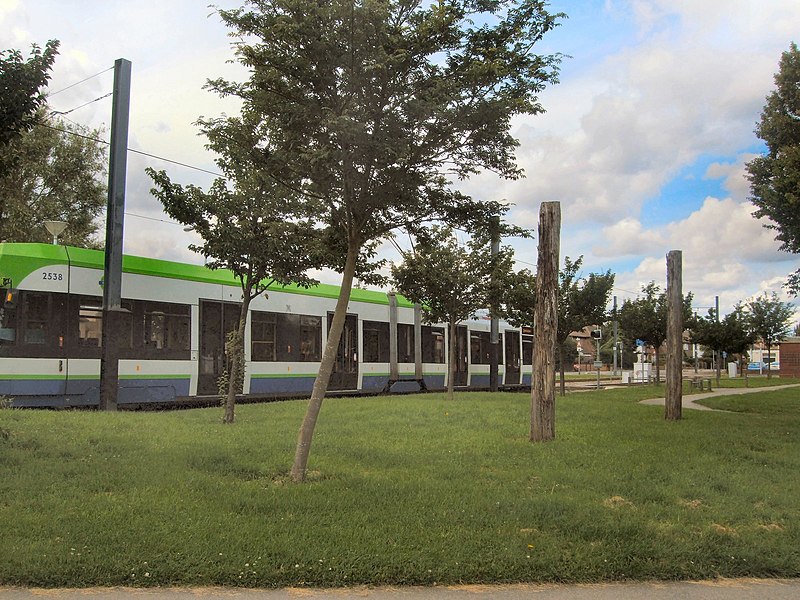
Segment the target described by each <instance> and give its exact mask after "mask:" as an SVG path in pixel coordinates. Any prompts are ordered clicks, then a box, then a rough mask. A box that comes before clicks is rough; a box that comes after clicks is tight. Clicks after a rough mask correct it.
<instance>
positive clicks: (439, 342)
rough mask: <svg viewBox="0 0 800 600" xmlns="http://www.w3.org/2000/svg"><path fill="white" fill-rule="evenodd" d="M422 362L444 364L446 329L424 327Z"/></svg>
mask: <svg viewBox="0 0 800 600" xmlns="http://www.w3.org/2000/svg"><path fill="white" fill-rule="evenodd" d="M422 362H425V363H434V364H444V329H443V328H441V327H431V326H429V325H423V327H422Z"/></svg>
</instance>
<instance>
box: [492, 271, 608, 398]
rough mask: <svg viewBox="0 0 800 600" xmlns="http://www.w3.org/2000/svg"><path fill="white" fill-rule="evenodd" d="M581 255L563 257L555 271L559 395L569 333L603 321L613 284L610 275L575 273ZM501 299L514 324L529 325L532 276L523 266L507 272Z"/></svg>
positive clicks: (569, 354) (569, 356)
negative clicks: (513, 272) (516, 271)
mask: <svg viewBox="0 0 800 600" xmlns="http://www.w3.org/2000/svg"><path fill="white" fill-rule="evenodd" d="M582 265H583V256H579V257H578V259H577V260H575V261H572V260H570V258H569V256H566V257H564V268H563V269H562V270H561V271H560V272H559V274H558V333H557V336H558V357H556V358H558V364H559V371H560V374H561V395H562V396H563V395H564V394H565V393H566V385H565V377H564V371H565V365H566V364H572V362H573V358H574V343H568V342H569V334H570V333H572V332H573V331H578V330H580V329H582V328H583V327H585V326H587V325H601V324H602V323H603V322H604V321H605V320H606V306H607V305H608V301H609V298H610V296H611V290H612V289H613V287H614V274H613V273H611V271H606V272H605V273H590V274H589V275H588V276H587V277H581V276H580V275H579V272H580V268H581V266H582ZM508 282H509V284H508V286H507V290H506V294H505V296H504V298H503V316H504V318H506V319H507V320H508V322H509V323H511V324H512V325H514V326H516V327H533V313H534V307H535V306H536V276H535V275H533V274H531V273H530V271H528V270H527V269H525V270H522V271H520V272H519V273H516V274H511V275H510V276H509V279H508Z"/></svg>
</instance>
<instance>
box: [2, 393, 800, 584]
mask: <svg viewBox="0 0 800 600" xmlns="http://www.w3.org/2000/svg"><path fill="white" fill-rule="evenodd" d="M659 389H660V390H662V391H663V386H662V387H661V388H659ZM654 395H657V392H656V391H655V390H654V388H652V387H645V386H638V387H634V388H617V389H612V390H605V391H599V392H584V393H580V394H573V395H568V396H566V397H565V398H558V399H557V405H558V414H557V424H556V428H557V439H556V440H555V441H554V442H550V443H546V444H531V443H529V442H528V439H527V435H528V423H529V405H530V398H529V395H528V394H511V393H500V394H489V393H463V394H457V395H456V400H455V401H453V402H448V401H447V400H446V399H445V397H444V395H443V394H427V395H413V396H393V397H387V398H359V399H348V398H337V399H329V400H326V403H325V405H324V407H323V410H322V415H321V417H320V421H319V424H318V426H317V434H316V438H315V442H314V446H313V448H312V453H311V463H310V466H311V468H312V469H313V470H314V471H313V472H312V473H311V481H310V482H309V483H307V484H304V485H293V484H290V483H288V481H287V477H286V473H287V471H288V468H289V465H290V463H291V459H292V457H293V453H294V442H295V439H296V435H297V429H298V427H299V424H300V422H301V420H302V415H303V412H304V410H305V402H299V401H291V402H280V403H272V404H261V405H252V404H251V405H243V406H239V407H237V419H238V423H237V424H235V425H233V426H223V425H221V424H220V418H221V414H222V413H221V409H199V410H183V411H175V412H160V413H158V412H149V413H146V412H145V413H131V412H122V413H115V414H105V413H97V412H89V411H22V410H0V431H5V432H6V434H5V435H3V436H0V532H1V533H0V584H4V585H31V586H89V585H123V584H124V585H148V586H150V585H167V584H179V585H208V584H218V585H241V586H252V587H272V586H285V585H313V586H339V585H350V584H358V583H362V584H376V585H378V584H434V583H441V584H446V583H447V584H450V583H458V582H463V583H478V582H545V581H563V582H590V581H611V580H624V579H688V578H708V577H715V576H725V577H735V576H759V577H764V576H766V577H770V576H776V577H777V576H781V577H797V576H799V575H800V476H799V475H798V474H799V473H800V391H798V390H797V389H794V390H786V391H770V392H763V393H759V394H752V395H749V396H744V397H739V398H735V399H731V400H727V399H726V400H713V403H714V404H715V405H717V404H718V405H719V406H720V407H723V408H727V409H729V410H730V409H732V410H736V411H738V412H729V413H714V412H707V413H704V412H699V411H689V410H686V411H684V419H683V421H681V422H677V423H667V422H665V421H664V419H663V412H664V409H663V408H659V407H651V406H642V405H639V404H638V403H637V402H636V401H637V400H639V399H643V398H646V397H652V396H654ZM705 402H706V403H708V404H711V403H712V401H710V400H709V401H705Z"/></svg>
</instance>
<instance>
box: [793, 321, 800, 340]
mask: <svg viewBox="0 0 800 600" xmlns="http://www.w3.org/2000/svg"><path fill="white" fill-rule="evenodd" d="M794 336H795V337H800V323H797V325H795V326H794Z"/></svg>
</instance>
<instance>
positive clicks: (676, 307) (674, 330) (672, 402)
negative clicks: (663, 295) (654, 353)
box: [664, 250, 683, 421]
mask: <svg viewBox="0 0 800 600" xmlns="http://www.w3.org/2000/svg"><path fill="white" fill-rule="evenodd" d="M681 271H682V254H681V251H680V250H671V251H670V252H669V253H667V381H666V386H667V389H666V401H665V403H664V407H665V408H664V418H665V419H667V420H668V421H678V420H680V418H681V408H682V406H681V403H682V401H683V377H682V374H683V373H682V371H683V292H682V289H681V287H682V285H681V281H682V273H681Z"/></svg>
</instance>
